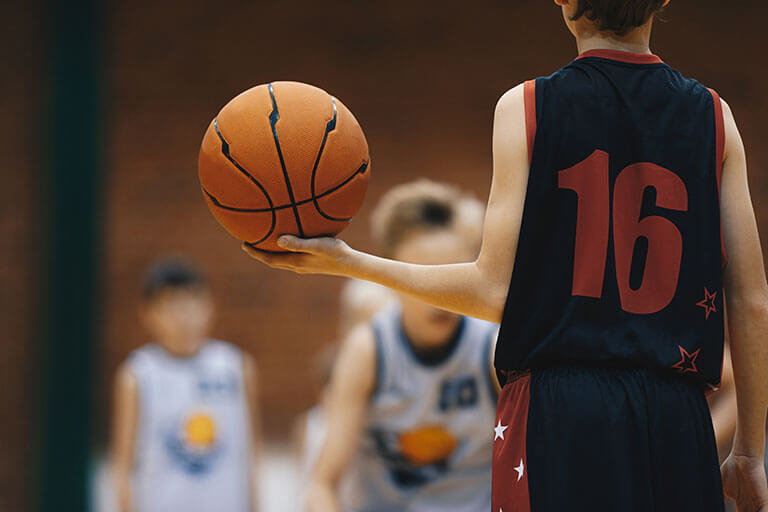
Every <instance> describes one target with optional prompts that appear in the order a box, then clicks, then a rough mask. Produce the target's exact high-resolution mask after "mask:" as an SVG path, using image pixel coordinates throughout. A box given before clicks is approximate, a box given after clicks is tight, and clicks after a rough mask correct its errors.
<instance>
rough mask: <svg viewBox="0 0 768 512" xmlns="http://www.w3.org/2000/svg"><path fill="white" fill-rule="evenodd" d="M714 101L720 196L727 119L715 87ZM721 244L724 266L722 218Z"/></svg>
mask: <svg viewBox="0 0 768 512" xmlns="http://www.w3.org/2000/svg"><path fill="white" fill-rule="evenodd" d="M709 93H710V94H711V95H712V102H713V104H714V106H715V138H716V149H715V174H716V175H717V196H718V198H719V197H720V180H721V178H722V176H723V156H724V155H725V120H724V118H723V104H722V103H721V102H720V95H719V94H717V92H716V91H715V90H714V89H709ZM720 246H721V247H722V253H723V266H725V265H726V264H727V263H728V253H727V252H726V250H725V237H724V236H723V221H722V219H721V220H720Z"/></svg>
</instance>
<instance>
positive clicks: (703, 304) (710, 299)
mask: <svg viewBox="0 0 768 512" xmlns="http://www.w3.org/2000/svg"><path fill="white" fill-rule="evenodd" d="M715 297H717V292H715V293H712V294H710V293H709V290H707V288H706V287H705V288H704V298H703V299H701V301H700V302H697V303H696V305H697V306H699V307H700V308H704V309H705V310H706V315H705V317H704V319H705V320H709V314H710V313H712V312H714V313H717V308H716V307H715Z"/></svg>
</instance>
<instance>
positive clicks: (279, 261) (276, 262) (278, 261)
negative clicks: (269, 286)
mask: <svg viewBox="0 0 768 512" xmlns="http://www.w3.org/2000/svg"><path fill="white" fill-rule="evenodd" d="M240 247H241V248H242V249H243V251H245V253H246V254H248V256H250V257H251V258H253V259H255V260H258V261H260V262H262V263H264V264H266V265H269V266H270V267H272V268H281V269H285V270H293V271H296V270H297V268H298V266H299V261H298V257H299V255H298V254H293V253H275V252H267V251H260V250H258V249H254V248H253V247H251V246H250V245H248V244H247V243H243V244H242V245H241V246H240Z"/></svg>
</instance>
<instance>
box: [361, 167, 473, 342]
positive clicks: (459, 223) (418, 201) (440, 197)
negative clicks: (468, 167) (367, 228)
mask: <svg viewBox="0 0 768 512" xmlns="http://www.w3.org/2000/svg"><path fill="white" fill-rule="evenodd" d="M483 215H484V208H483V205H482V203H480V201H478V200H477V199H476V198H474V197H472V196H470V195H468V194H466V193H463V192H462V191H461V190H459V189H458V188H456V187H452V186H450V185H445V184H442V183H436V182H433V181H429V180H419V181H416V182H412V183H406V184H404V185H399V186H396V187H394V188H392V189H391V190H390V191H389V192H387V193H386V194H385V195H384V196H383V197H382V198H381V201H380V202H379V204H378V206H377V207H376V209H375V211H374V212H373V216H372V231H373V235H374V237H375V238H376V241H377V242H378V244H379V246H380V248H381V250H382V251H383V253H384V255H385V256H387V257H389V258H393V259H396V260H400V261H405V262H407V263H415V264H422V265H441V264H449V263H460V262H467V261H474V260H475V258H476V257H477V254H478V251H479V249H480V242H481V239H482V225H483ZM400 300H401V302H402V304H403V315H404V317H407V318H404V321H405V323H406V324H407V325H410V327H411V328H412V329H413V330H418V331H419V333H418V334H419V336H420V338H421V339H422V340H423V341H425V342H426V343H427V344H432V343H434V344H440V343H442V342H443V341H445V340H446V338H449V337H450V335H451V334H452V332H453V330H454V328H455V326H456V325H457V322H458V316H457V315H454V314H452V313H448V312H446V311H442V310H440V309H437V308H434V307H433V306H430V305H428V304H426V303H424V302H421V301H419V300H417V299H414V298H412V297H410V296H401V297H400Z"/></svg>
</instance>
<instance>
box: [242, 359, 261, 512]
mask: <svg viewBox="0 0 768 512" xmlns="http://www.w3.org/2000/svg"><path fill="white" fill-rule="evenodd" d="M258 382H259V380H258V371H257V368H256V362H255V361H254V360H253V357H251V356H250V355H248V354H246V353H243V383H244V385H245V396H246V400H247V402H248V415H249V418H250V422H249V427H250V429H251V439H250V441H251V477H250V478H249V480H248V483H249V484H250V486H251V510H253V511H254V512H256V511H257V510H258V509H259V486H258V481H259V475H260V471H259V468H260V465H259V461H260V460H261V409H260V407H259V391H258V390H259V387H258V386H259V385H258Z"/></svg>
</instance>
